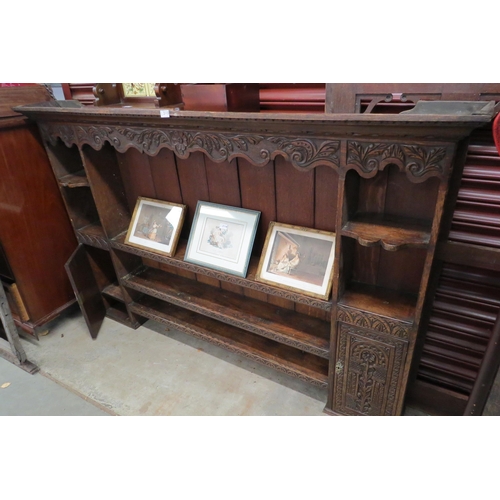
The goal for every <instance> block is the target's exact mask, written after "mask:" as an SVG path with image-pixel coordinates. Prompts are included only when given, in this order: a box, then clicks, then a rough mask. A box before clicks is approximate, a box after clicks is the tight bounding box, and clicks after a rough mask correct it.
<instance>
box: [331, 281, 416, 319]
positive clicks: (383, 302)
mask: <svg viewBox="0 0 500 500" xmlns="http://www.w3.org/2000/svg"><path fill="white" fill-rule="evenodd" d="M416 302H417V297H416V295H411V294H403V293H401V292H397V291H395V290H388V289H387V288H382V287H379V286H372V285H365V284H361V283H351V284H350V285H349V288H347V289H346V290H345V292H344V294H343V295H342V297H341V299H340V300H339V305H343V306H346V307H349V308H352V309H357V310H360V311H365V312H368V313H372V314H375V315H377V316H383V317H386V318H390V319H394V320H396V321H401V322H403V323H410V324H411V323H413V321H414V316H415V306H416Z"/></svg>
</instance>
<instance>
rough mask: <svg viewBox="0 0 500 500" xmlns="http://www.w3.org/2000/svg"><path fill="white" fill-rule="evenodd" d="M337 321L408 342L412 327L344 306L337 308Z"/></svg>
mask: <svg viewBox="0 0 500 500" xmlns="http://www.w3.org/2000/svg"><path fill="white" fill-rule="evenodd" d="M337 319H338V320H339V321H342V322H343V323H349V324H351V325H355V326H360V327H362V328H367V329H369V330H375V331H377V332H380V333H387V334H388V335H392V336H393V337H398V338H400V339H404V340H408V339H409V337H410V330H411V327H412V325H411V324H407V323H400V322H398V321H395V320H391V319H388V318H383V317H382V316H377V315H376V314H370V313H367V312H361V311H357V310H355V309H350V308H348V307H344V306H340V305H339V306H338V309H337Z"/></svg>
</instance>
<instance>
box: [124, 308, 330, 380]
mask: <svg viewBox="0 0 500 500" xmlns="http://www.w3.org/2000/svg"><path fill="white" fill-rule="evenodd" d="M130 309H131V310H132V311H133V312H135V313H136V314H139V315H140V316H143V317H145V318H148V319H152V320H153V321H157V322H159V323H162V324H164V325H167V326H169V327H171V328H175V329H177V330H180V331H182V332H184V333H187V334H189V335H192V336H193V337H197V338H200V339H202V340H206V341H208V342H210V343H211V344H214V345H216V346H218V347H222V348H224V349H227V350H228V351H231V352H234V353H236V354H240V355H242V356H245V357H246V358H249V359H252V360H254V361H257V362H258V363H261V364H263V365H266V366H269V367H270V368H273V369H275V370H278V371H280V372H282V373H286V374H287V375H290V376H292V377H294V378H298V379H300V380H303V381H304V382H307V383H309V384H312V385H316V386H318V387H324V388H326V387H327V382H326V381H321V380H317V379H315V378H313V377H308V376H306V375H303V374H301V373H297V372H296V371H294V370H290V369H289V368H287V367H285V366H283V365H281V364H279V363H274V362H273V361H271V360H269V359H266V358H265V357H263V356H259V355H257V354H254V353H252V352H248V351H244V350H242V349H238V348H237V347H235V346H233V345H231V344H230V343H229V342H224V341H223V340H220V339H218V338H215V337H213V336H212V335H210V334H208V333H203V331H200V330H197V329H195V328H192V327H190V326H188V325H185V324H183V323H182V322H180V321H175V320H170V319H168V318H165V317H164V316H161V315H159V314H155V313H154V312H153V311H152V310H150V309H148V308H145V307H143V306H141V305H139V304H132V305H131V307H130Z"/></svg>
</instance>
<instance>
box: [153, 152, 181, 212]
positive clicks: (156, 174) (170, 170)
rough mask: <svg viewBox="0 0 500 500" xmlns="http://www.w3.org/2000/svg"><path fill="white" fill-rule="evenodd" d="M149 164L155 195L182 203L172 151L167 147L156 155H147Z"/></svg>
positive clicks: (165, 199) (161, 198)
mask: <svg viewBox="0 0 500 500" xmlns="http://www.w3.org/2000/svg"><path fill="white" fill-rule="evenodd" d="M149 165H150V167H151V176H152V177H153V183H154V185H155V187H156V196H157V197H158V198H159V199H160V200H164V201H170V202H172V203H182V195H181V188H180V185H179V177H178V175H177V165H176V161H175V155H174V153H173V152H172V151H170V150H169V149H162V150H160V152H159V153H158V154H157V155H156V156H150V157H149Z"/></svg>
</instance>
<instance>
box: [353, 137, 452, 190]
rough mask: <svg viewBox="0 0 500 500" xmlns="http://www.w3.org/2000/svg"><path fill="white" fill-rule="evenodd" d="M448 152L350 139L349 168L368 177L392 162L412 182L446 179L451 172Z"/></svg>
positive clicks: (434, 148)
mask: <svg viewBox="0 0 500 500" xmlns="http://www.w3.org/2000/svg"><path fill="white" fill-rule="evenodd" d="M447 152H448V151H447V148H445V147H439V146H416V145H399V144H380V143H371V144H370V143H363V142H355V141H348V143H347V168H353V169H355V170H356V171H357V172H358V173H359V174H360V175H361V176H362V177H367V178H369V177H373V176H375V175H376V174H377V172H378V171H379V170H381V169H382V168H384V167H385V166H386V165H388V164H391V163H392V164H395V165H397V166H398V167H399V168H400V170H404V171H405V172H406V175H407V176H408V178H409V179H410V180H411V181H413V182H423V181H425V180H426V179H428V178H429V177H432V176H437V177H440V178H445V177H446V176H447V175H448V172H449V168H450V165H449V163H448V162H447V161H446V157H447Z"/></svg>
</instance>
